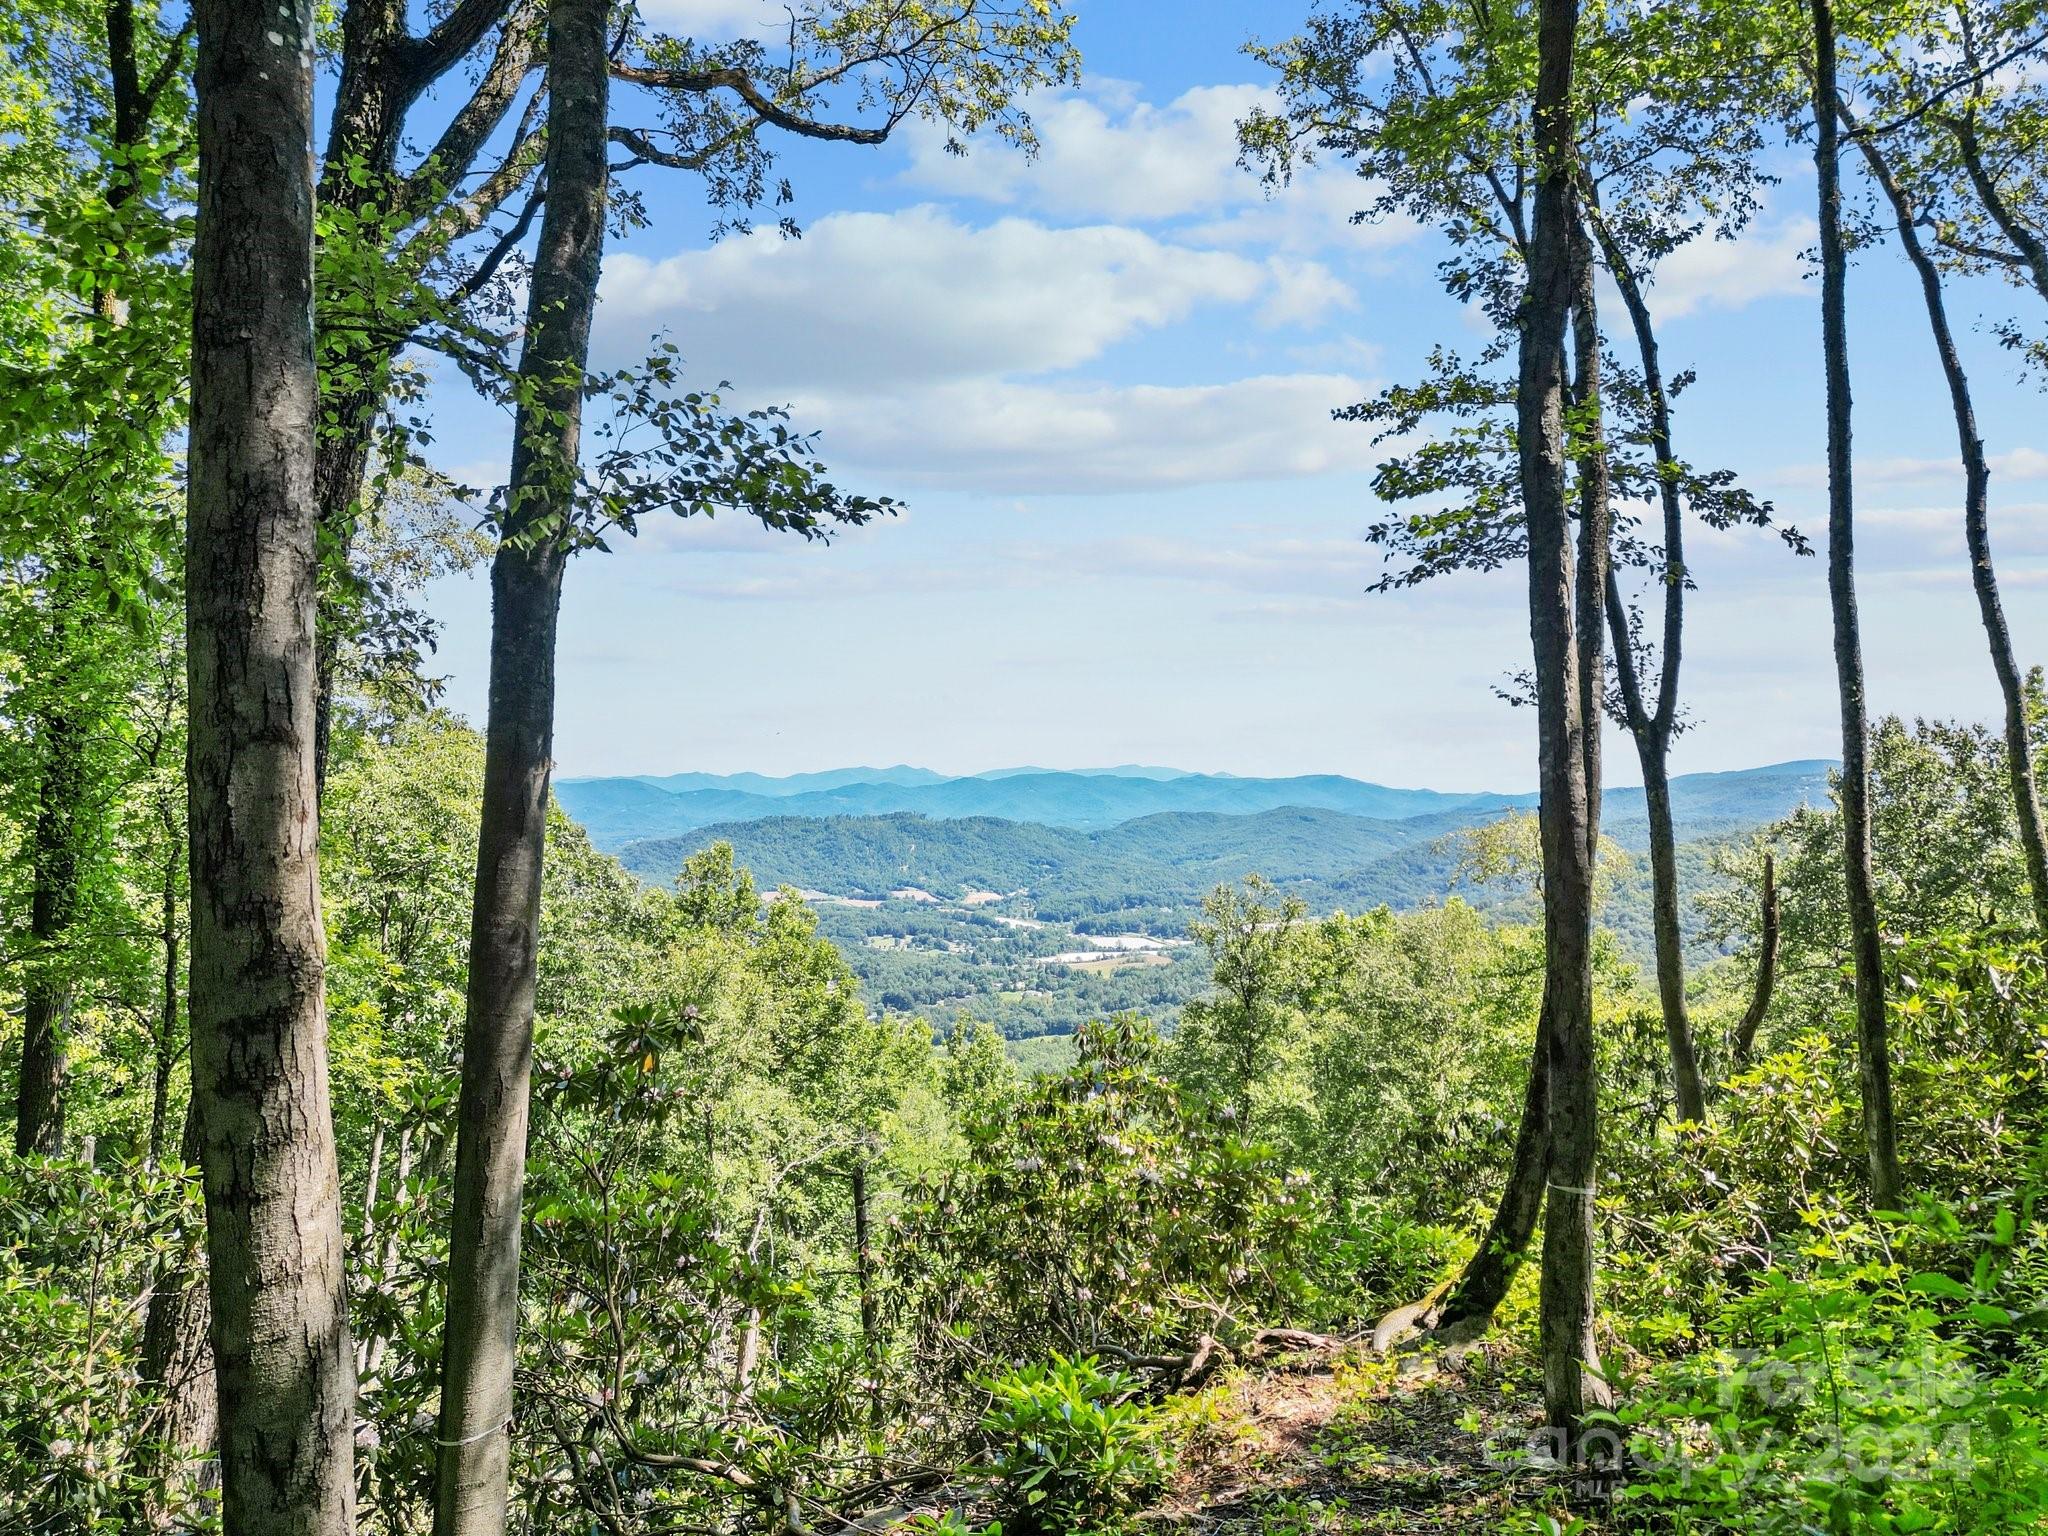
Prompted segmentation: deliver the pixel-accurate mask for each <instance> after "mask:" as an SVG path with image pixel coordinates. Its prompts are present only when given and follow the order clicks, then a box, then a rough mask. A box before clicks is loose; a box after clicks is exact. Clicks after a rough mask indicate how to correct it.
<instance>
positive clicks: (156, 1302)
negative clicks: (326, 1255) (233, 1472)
mask: <svg viewBox="0 0 2048 1536" xmlns="http://www.w3.org/2000/svg"><path fill="white" fill-rule="evenodd" d="M197 1111H198V1104H197V1102H196V1101H194V1102H193V1103H192V1104H190V1105H188V1106H187V1108H186V1111H185V1130H184V1135H183V1138H182V1140H181V1142H180V1147H179V1156H180V1158H181V1159H182V1160H183V1161H184V1162H185V1164H186V1165H187V1166H188V1167H189V1166H191V1165H192V1164H194V1163H196V1162H198V1161H199V1158H200V1130H199V1116H198V1112H197ZM212 1315H213V1314H212V1307H211V1305H210V1299H209V1296H208V1293H207V1284H206V1274H205V1272H204V1270H203V1269H201V1268H200V1267H199V1266H197V1265H195V1264H193V1263H191V1262H190V1261H189V1259H188V1257H187V1255H186V1254H184V1253H182V1252H180V1253H178V1254H176V1255H174V1256H173V1257H172V1258H170V1259H169V1260H167V1261H166V1262H165V1263H164V1264H163V1265H162V1267H161V1268H159V1269H158V1271H157V1273H156V1275H155V1277H154V1278H153V1280H152V1282H151V1286H150V1293H149V1308H148V1310H147V1312H146V1313H145V1314H144V1317H143V1327H142V1362H141V1368H140V1370H141V1376H142V1380H143V1382H144V1384H145V1385H146V1386H148V1388H149V1389H150V1390H151V1392H152V1393H153V1394H154V1396H155V1399H156V1402H155V1406H154V1408H153V1410H152V1412H153V1414H154V1419H153V1421H152V1422H151V1424H150V1429H149V1438H150V1439H151V1440H152V1441H153V1442H154V1443H155V1445H156V1446H157V1448H158V1451H159V1454H160V1455H161V1456H162V1458H163V1467H164V1476H163V1479H162V1483H161V1485H160V1486H159V1487H158V1488H156V1489H155V1490H153V1491H152V1494H151V1496H150V1497H149V1498H148V1499H147V1500H146V1501H145V1503H144V1506H143V1512H144V1519H145V1523H146V1524H147V1526H148V1528H149V1529H151V1530H158V1529H161V1528H163V1527H164V1526H165V1525H167V1524H169V1523H171V1522H172V1521H173V1520H174V1519H176V1518H178V1516H179V1514H180V1511H179V1510H178V1509H177V1508H175V1507H174V1506H171V1505H169V1504H167V1503H166V1495H167V1494H168V1493H169V1492H170V1490H171V1489H172V1488H174V1487H176V1485H177V1483H178V1481H179V1480H180V1479H181V1478H185V1477H190V1476H192V1475H193V1473H194V1469H195V1468H196V1467H197V1466H198V1465H199V1464H201V1463H202V1462H203V1461H204V1460H205V1458H206V1457H207V1456H208V1455H209V1454H210V1453H211V1452H212V1451H213V1450H214V1445H215V1437H216V1434H217V1432H218V1430H219V1402H218V1391H219V1389H218V1385H217V1383H216V1382H215V1380H214V1372H213V1351H212V1349H211V1348H210V1347H209V1346H208V1343H207V1334H208V1332H209V1331H210V1326H211V1319H212Z"/></svg>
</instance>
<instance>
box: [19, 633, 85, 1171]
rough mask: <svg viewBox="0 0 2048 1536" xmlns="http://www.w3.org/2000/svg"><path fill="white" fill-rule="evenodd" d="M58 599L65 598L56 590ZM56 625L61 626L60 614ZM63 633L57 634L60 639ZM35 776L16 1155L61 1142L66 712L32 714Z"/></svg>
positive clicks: (76, 793) (77, 768)
mask: <svg viewBox="0 0 2048 1536" xmlns="http://www.w3.org/2000/svg"><path fill="white" fill-rule="evenodd" d="M58 600H59V601H68V600H69V598H68V597H67V596H66V595H64V594H59V596H58ZM54 625H55V628H56V629H57V631H58V632H59V633H60V634H61V632H62V631H63V630H64V629H65V628H67V627H68V625H67V623H66V621H65V620H64V619H63V618H62V617H61V616H59V617H57V618H55V620H54ZM62 643H63V642H62V640H61V639H60V640H59V641H58V644H59V646H61V645H62ZM38 734H39V735H40V736H41V738H42V739H41V740H40V741H39V742H38V743H37V746H38V748H39V754H38V755H39V756H40V757H41V759H42V782H41V784H40V786H39V789H38V793H37V805H36V819H35V825H34V827H33V828H31V829H30V834H29V841H30V848H29V860H30V872H31V877H32V885H31V889H30V894H29V939H30V942H31V943H32V944H33V946H34V950H35V961H34V963H33V964H32V965H31V966H30V967H29V968H28V971H27V974H26V976H25V977H24V978H23V981H22V989H21V990H22V1037H21V1082H20V1086H19V1088H18V1089H17V1093H16V1099H15V1111H14V1151H15V1155H16V1156H18V1157H29V1156H43V1157H53V1156H55V1155H56V1154H57V1153H58V1152H60V1151H61V1150H63V1146H64V1078H65V1075H66V1071H67V1069H68V1066H69V1062H70V1040H69V1036H70V1033H71V981H70V977H69V975H68V974H67V968H66V966H65V964H64V958H63V954H62V951H63V949H64V946H65V943H66V939H67V936H68V935H69V932H70V928H71V922H72V918H73V917H74V916H75V915H76V911H77V907H78V836H79V831H80V827H79V822H80V820H81V819H82V818H83V817H84V816H85V815H86V814H88V813H87V811H86V809H85V806H84V804H83V801H84V788H85V772H84V765H83V763H82V761H81V758H80V754H81V753H82V751H83V750H84V744H83V743H82V742H80V741H79V740H78V739H77V734H76V731H75V730H74V728H73V726H72V723H71V718H70V716H69V714H68V713H67V712H66V711H65V710H64V708H63V707H62V701H57V702H56V707H53V708H51V709H50V710H48V711H46V712H44V713H43V714H42V717H41V719H40V720H39V721H38Z"/></svg>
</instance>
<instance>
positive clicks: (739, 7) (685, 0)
mask: <svg viewBox="0 0 2048 1536" xmlns="http://www.w3.org/2000/svg"><path fill="white" fill-rule="evenodd" d="M640 15H641V17H642V19H643V20H645V21H646V23H647V24H648V26H650V27H652V28H653V29H654V30H655V31H657V32H666V33H669V34H670V35H672V36H675V37H690V38H696V39H697V40H699V41H700V42H702V41H722V40H724V39H726V38H736V37H759V38H760V39H761V40H763V41H773V40H774V39H775V38H776V37H777V36H778V35H780V34H784V33H786V32H787V30H788V27H789V13H788V11H786V10H784V9H783V8H782V7H781V6H779V5H775V4H772V3H769V0H640Z"/></svg>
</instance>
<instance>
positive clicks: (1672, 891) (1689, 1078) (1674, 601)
mask: <svg viewBox="0 0 2048 1536" xmlns="http://www.w3.org/2000/svg"><path fill="white" fill-rule="evenodd" d="M1589 196H1590V194H1589ZM1588 222H1589V223H1590V225H1591V226H1592V229H1593V232H1594V234H1595V235H1596V237H1597V238H1598V240H1599V242H1600V248H1601V254H1602V256H1603V257H1604V259H1605V261H1606V264H1607V270H1608V272H1609V274H1610V275H1611V276H1612V277H1613V279H1614V285H1615V289H1616V291H1617V292H1619V294H1620V295H1621V302H1622V307H1623V308H1624V309H1626V310H1627V311H1628V318H1629V327H1630V329H1631V330H1633V331H1634V333H1635V338H1636V353H1637V357H1638V359H1639V360H1640V362H1641V364H1642V369H1643V390H1644V393H1645V394H1646V395H1648V397H1649V405H1650V451H1651V452H1652V453H1654V454H1655V455H1656V458H1657V497H1658V502H1659V506H1660V509H1661V511H1662V513H1663V521H1664V564H1663V569H1662V571H1661V572H1660V574H1659V581H1658V585H1659V587H1660V588H1661V593H1660V595H1661V596H1662V598H1663V633H1662V640H1661V643H1660V648H1659V652H1658V657H1657V663H1658V672H1657V697H1656V700H1655V702H1654V703H1652V702H1651V701H1650V700H1649V699H1648V697H1647V696H1646V695H1645V692H1644V689H1643V685H1642V677H1641V674H1640V673H1639V672H1638V671H1637V668H1636V658H1635V653H1634V650H1633V647H1632V645H1631V643H1630V641H1631V637H1630V634H1629V624H1628V611H1627V609H1626V608H1625V607H1624V606H1623V604H1622V600H1621V586H1620V583H1619V582H1617V581H1616V580H1615V578H1614V575H1613V572H1612V571H1611V570H1610V571H1609V573H1608V577H1607V580H1606V581H1605V583H1603V585H1604V586H1605V588H1606V598H1607V627H1608V630H1609V634H1610V637H1611V639H1612V641H1613V644H1614V665H1615V677H1616V681H1617V682H1618V684H1619V685H1620V691H1621V702H1622V713H1623V716H1624V719H1625V720H1626V723H1627V725H1628V729H1629V736H1630V738H1631V739H1632V740H1633V741H1634V742H1635V746H1636V761H1637V762H1638V764H1639V765H1640V766H1641V768H1642V773H1643V798H1644V801H1645V803H1646V804H1647V807H1648V811H1649V826H1650V907H1651V934H1652V937H1653V940H1654V943H1655V947H1656V961H1657V1001H1658V1006H1659V1008H1660V1010H1661V1011H1662V1013H1663V1015H1664V1038H1665V1044H1666V1047H1667V1049H1668V1051H1669V1053H1670V1057H1671V1083H1672V1090H1673V1095H1674V1097H1675V1098H1676V1099H1677V1101H1678V1113H1679V1117H1680V1118H1681V1119H1685V1120H1693V1121H1698V1122H1700V1123H1704V1122H1705V1120H1706V1117H1707V1090H1706V1083H1705V1080H1704V1079H1703V1078H1702V1077H1701V1075H1700V1064H1699V1051H1698V1048H1697V1046H1696V1045H1695V1044H1694V1041H1693V1033H1692V1020H1691V1017H1690V1016H1689V1015H1688V1013H1687V1011H1686V1006H1685V941H1684V936H1683V933H1682V931H1681V929H1680V927H1679V921H1678V833H1677V828H1676V826H1675V824H1674V822H1673V818H1672V814H1671V738H1672V735H1673V734H1674V731H1675V728H1676V726H1677V722H1678V672H1679V665H1680V662H1681V661H1682V660H1683V658H1684V639H1685V587H1686V582H1687V581H1688V579H1689V578H1688V576H1687V573H1686V569H1685V507H1684V502H1683V499H1682V498H1681V497H1680V495H1679V486H1678V457H1677V454H1676V453H1675V452H1674V451H1673V449H1672V442H1671V398H1670V395H1669V393H1668V392H1667V391H1666V389H1665V387H1664V366H1663V360H1662V357H1661V355H1660V353H1659V350H1658V346H1657V331H1656V326H1655V323H1654V322H1653V320H1652V318H1651V315H1650V306H1649V303H1648V301H1647V300H1645V299H1644V297H1643V289H1642V284H1641V283H1640V282H1639V281H1638V280H1637V278H1636V274H1635V269H1634V267H1633V265H1632V264H1631V263H1630V261H1629V260H1628V254H1627V252H1625V251H1624V250H1623V249H1622V248H1621V246H1620V243H1619V242H1618V241H1616V240H1615V239H1614V238H1613V234H1612V232H1611V230H1610V229H1609V227H1608V225H1607V222H1606V220H1605V219H1604V218H1603V217H1602V216H1601V215H1600V212H1599V210H1598V209H1597V208H1589V209H1588Z"/></svg>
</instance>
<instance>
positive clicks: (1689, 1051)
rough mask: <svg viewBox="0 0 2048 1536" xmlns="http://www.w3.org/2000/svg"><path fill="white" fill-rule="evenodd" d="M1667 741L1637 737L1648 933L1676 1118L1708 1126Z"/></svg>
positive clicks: (1650, 735)
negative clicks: (1646, 825)
mask: <svg viewBox="0 0 2048 1536" xmlns="http://www.w3.org/2000/svg"><path fill="white" fill-rule="evenodd" d="M1665 746H1666V743H1665V742H1664V741H1663V740H1662V739H1661V738H1660V737H1659V736H1658V735H1657V734H1655V733H1654V732H1653V733H1650V734H1647V735H1642V736H1637V737H1636V757H1637V759H1638V760H1639V761H1640V762H1641V763H1642V767H1643V798H1644V800H1645V802H1646V803H1647V804H1648V806H1649V813H1650V908H1651V918H1650V921H1651V931H1652V933H1653V934H1654V935H1655V938H1656V946H1657V1001H1658V1004H1659V1006H1660V1007H1661V1009H1662V1011H1663V1014H1664V1040H1665V1045H1666V1047H1667V1049H1668V1050H1669V1051H1670V1053H1671V1085H1672V1090H1673V1092H1674V1093H1675V1095H1676V1096H1677V1099H1678V1118H1679V1119H1681V1120H1690V1121H1691V1122H1692V1123H1693V1124H1695V1125H1705V1124H1706V1123H1707V1084H1706V1079H1705V1078H1703V1077H1702V1076H1701V1075H1700V1058H1699V1053H1698V1051H1697V1049H1696V1048H1695V1047H1694V1045H1693V1038H1692V1020H1691V1019H1690V1018H1689V1017H1688V1016H1687V1014H1686V1009H1685V940H1684V936H1683V934H1682V933H1681V932H1680V930H1679V926H1678V833H1677V830H1676V828H1675V826H1674V825H1673V822H1672V817H1671V765H1670V762H1669V760H1668V759H1667V758H1666V757H1665V755H1664V753H1665Z"/></svg>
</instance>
